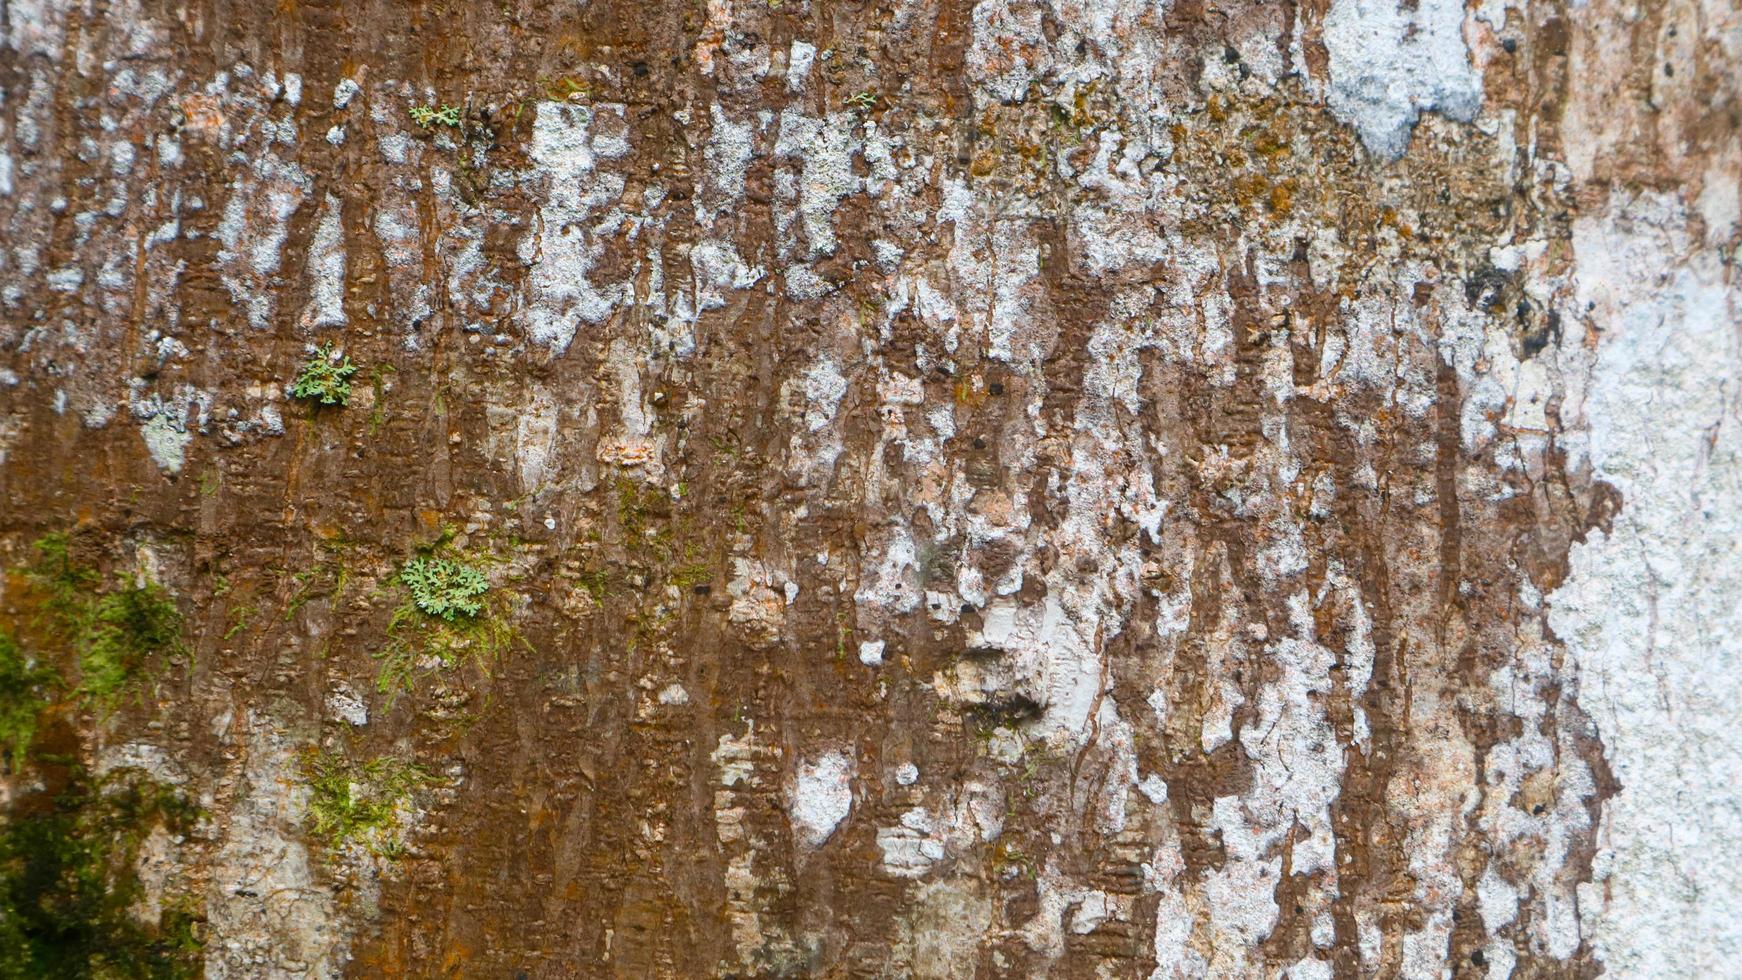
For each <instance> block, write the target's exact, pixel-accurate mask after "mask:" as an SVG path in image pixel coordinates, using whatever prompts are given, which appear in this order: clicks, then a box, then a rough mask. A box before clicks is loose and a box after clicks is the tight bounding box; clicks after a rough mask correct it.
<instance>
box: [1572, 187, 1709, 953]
mask: <svg viewBox="0 0 1742 980" xmlns="http://www.w3.org/2000/svg"><path fill="white" fill-rule="evenodd" d="M1573 245H1574V255H1575V261H1576V263H1577V272H1576V277H1577V281H1578V296H1577V305H1578V308H1580V309H1587V308H1588V309H1589V310H1590V313H1589V316H1590V317H1591V319H1592V320H1593V321H1594V325H1595V326H1596V327H1598V328H1599V329H1600V335H1601V342H1600V343H1599V344H1598V346H1597V350H1596V355H1595V363H1594V364H1593V365H1592V367H1591V369H1590V378H1589V380H1588V381H1587V382H1585V385H1584V391H1583V392H1582V394H1583V401H1582V404H1580V403H1578V402H1576V401H1574V399H1573V398H1572V397H1569V399H1568V401H1569V403H1570V404H1571V405H1572V406H1573V407H1575V408H1579V409H1582V414H1583V415H1584V417H1585V419H1586V420H1587V422H1588V432H1589V444H1588V446H1587V447H1585V452H1586V455H1587V456H1588V460H1589V464H1590V466H1591V468H1592V472H1593V475H1594V476H1595V477H1596V478H1598V479H1602V480H1606V481H1608V482H1609V483H1611V484H1613V485H1614V486H1616V487H1617V488H1619V489H1620V491H1621V493H1622V496H1623V499H1624V503H1623V505H1622V508H1621V511H1620V513H1619V514H1618V515H1617V516H1616V517H1615V520H1614V524H1613V533H1611V534H1603V533H1602V532H1601V531H1598V530H1593V531H1592V532H1591V533H1590V536H1589V537H1588V538H1587V539H1586V541H1585V542H1584V543H1583V544H1580V545H1578V546H1576V547H1574V548H1573V550H1572V554H1571V558H1570V560H1571V571H1570V574H1569V575H1568V577H1567V579H1566V581H1565V582H1564V583H1563V584H1562V585H1561V587H1560V588H1559V589H1557V590H1556V591H1555V592H1553V593H1552V594H1551V595H1550V596H1549V597H1548V604H1549V607H1550V612H1549V622H1550V624H1551V625H1552V626H1553V628H1554V631H1555V633H1556V634H1557V635H1559V636H1560V637H1562V638H1563V639H1564V641H1565V643H1566V646H1567V649H1568V650H1569V651H1571V653H1572V654H1573V656H1574V657H1575V658H1576V659H1577V662H1578V665H1579V693H1578V698H1579V702H1580V704H1581V705H1582V706H1583V707H1584V708H1585V710H1586V711H1587V712H1589V714H1590V715H1591V718H1592V720H1593V721H1594V722H1595V723H1596V726H1597V730H1598V732H1599V733H1600V734H1601V736H1602V739H1603V746H1604V755H1605V757H1606V758H1607V759H1608V761H1609V764H1610V765H1611V766H1612V767H1613V770H1614V773H1615V776H1616V778H1617V779H1618V780H1619V781H1620V784H1621V790H1620V792H1619V793H1618V794H1617V795H1616V796H1615V797H1614V798H1613V799H1610V800H1609V801H1608V802H1607V803H1605V804H1604V807H1603V814H1602V826H1601V828H1600V830H1599V833H1598V835H1597V842H1598V844H1599V845H1600V847H1599V850H1598V851H1597V854H1596V857H1595V859H1594V862H1593V867H1592V877H1593V880H1592V881H1591V882H1590V883H1589V884H1587V885H1584V886H1581V887H1580V888H1579V911H1580V913H1581V915H1580V918H1581V920H1582V925H1583V930H1584V935H1585V938H1586V939H1587V941H1589V942H1590V943H1591V945H1592V947H1593V948H1594V950H1595V952H1596V955H1597V957H1598V958H1599V959H1600V960H1601V961H1602V962H1603V964H1604V966H1605V967H1606V969H1607V971H1608V972H1610V973H1613V974H1615V975H1617V976H1649V977H1702V976H1720V975H1725V974H1729V973H1732V972H1733V971H1734V969H1735V965H1736V963H1738V962H1742V893H1738V891H1737V888H1736V883H1737V882H1738V881H1742V806H1738V802H1737V800H1738V789H1737V788H1738V787H1742V728H1739V727H1738V726H1737V724H1736V722H1735V718H1736V706H1737V705H1738V704H1742V601H1738V597H1742V426H1738V424H1737V419H1738V418H1742V388H1739V387H1738V385H1737V379H1738V378H1742V350H1739V349H1738V334H1737V331H1736V324H1737V323H1739V322H1742V301H1739V293H1738V291H1737V287H1736V286H1735V285H1734V282H1735V280H1734V276H1733V275H1732V274H1730V273H1729V272H1727V271H1726V269H1725V268H1724V267H1723V264H1722V262H1721V261H1720V258H1719V256H1718V255H1717V254H1716V253H1715V252H1713V251H1706V250H1702V249H1700V248H1699V246H1698V245H1697V244H1696V243H1695V242H1694V241H1692V238H1691V232H1690V230H1689V229H1688V227H1687V215H1686V214H1685V213H1683V212H1682V210H1681V208H1680V206H1679V205H1677V204H1676V203H1675V202H1674V201H1672V200H1670V199H1667V198H1663V197H1657V196H1652V195H1645V196H1642V197H1640V198H1638V199H1636V200H1634V201H1632V202H1629V203H1628V204H1625V205H1619V206H1618V209H1617V210H1615V211H1611V212H1610V213H1608V214H1602V215H1593V216H1588V217H1584V218H1581V219H1579V220H1578V221H1577V222H1575V223H1574V226H1573ZM1727 283H1728V285H1727ZM1587 304H1589V305H1587ZM1569 373H1570V372H1569ZM1574 417H1576V416H1574ZM1569 468H1570V467H1569Z"/></svg>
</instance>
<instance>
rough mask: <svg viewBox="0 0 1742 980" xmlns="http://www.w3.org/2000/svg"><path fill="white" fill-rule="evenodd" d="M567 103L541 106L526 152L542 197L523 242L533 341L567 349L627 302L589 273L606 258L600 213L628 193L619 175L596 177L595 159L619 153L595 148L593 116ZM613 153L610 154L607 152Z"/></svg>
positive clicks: (621, 292)
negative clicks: (586, 326) (579, 332)
mask: <svg viewBox="0 0 1742 980" xmlns="http://www.w3.org/2000/svg"><path fill="white" fill-rule="evenodd" d="M603 111H605V107H602V106H597V107H583V106H575V105H570V104H569V103H566V102H548V101H547V102H540V103H539V104H538V115H537V116H536V117H535V118H534V120H533V127H532V143H531V146H530V147H529V148H528V150H527V155H528V156H529V157H531V159H532V161H533V163H534V164H536V167H535V168H534V170H533V171H532V172H531V173H530V174H528V176H527V179H528V180H529V181H530V182H532V183H534V184H535V185H541V186H537V187H536V188H535V189H536V190H537V191H538V193H540V194H542V196H543V203H542V204H541V205H540V207H539V215H538V222H537V223H536V224H535V226H534V229H533V232H532V234H529V235H528V236H527V237H526V238H525V239H524V240H523V241H522V242H521V245H520V258H521V260H522V261H524V262H526V263H527V264H528V265H529V266H530V267H531V271H530V274H529V276H528V283H527V289H528V292H529V293H530V298H529V302H528V304H527V307H526V311H525V313H524V314H523V315H524V316H525V319H526V324H527V331H528V332H529V333H530V334H531V335H532V338H533V340H535V341H537V342H538V343H541V344H545V345H547V346H549V347H550V348H552V349H553V350H557V351H564V350H567V349H568V346H569V343H570V342H571V341H573V340H574V337H575V331H576V329H578V328H579V327H580V325H581V324H582V323H602V322H604V320H605V318H606V317H608V316H610V315H611V311H612V310H614V309H616V307H617V306H618V304H620V303H621V302H623V301H624V299H625V298H626V295H627V293H626V289H625V288H624V286H622V285H621V284H618V285H611V286H597V285H595V284H594V283H593V282H591V281H590V280H589V279H588V274H589V273H590V272H591V271H592V269H593V267H594V266H595V265H596V264H597V263H598V261H599V258H600V256H601V255H602V254H603V253H604V243H603V241H602V239H603V237H604V236H603V235H602V234H599V233H598V232H597V230H596V229H595V228H594V227H593V226H594V223H595V222H596V221H597V220H598V218H597V216H598V215H599V213H600V212H601V211H602V209H604V208H605V207H607V206H609V205H610V204H611V203H612V202H614V201H616V200H617V199H618V197H620V196H621V195H622V193H623V186H624V182H623V177H622V175H621V174H610V173H598V172H597V171H596V170H595V165H596V163H597V159H598V157H600V156H608V155H609V153H615V152H617V150H618V149H619V148H618V147H616V146H614V145H613V146H612V147H609V148H607V147H605V146H602V145H601V146H595V139H594V136H593V134H592V127H593V122H594V116H593V113H594V112H603ZM599 142H604V141H603V140H600V141H599ZM607 150H609V153H607Z"/></svg>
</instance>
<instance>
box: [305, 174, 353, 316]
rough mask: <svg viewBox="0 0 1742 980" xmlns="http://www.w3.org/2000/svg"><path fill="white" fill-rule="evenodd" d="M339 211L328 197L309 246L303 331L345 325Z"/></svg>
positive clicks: (343, 274) (342, 243)
mask: <svg viewBox="0 0 1742 980" xmlns="http://www.w3.org/2000/svg"><path fill="white" fill-rule="evenodd" d="M339 209H340V205H339V199H338V198H336V197H334V196H333V195H331V194H328V195H327V198H326V201H325V202H324V203H323V204H322V205H321V216H320V220H319V221H317V222H316V223H315V232H314V238H313V240H312V241H310V242H309V254H308V288H309V301H308V306H307V307H306V308H304V309H303V312H302V327H303V329H305V330H314V329H319V328H321V327H342V326H344V325H345V233H344V228H343V227H342V226H341V223H340V214H339Z"/></svg>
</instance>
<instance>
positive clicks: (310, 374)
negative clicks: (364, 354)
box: [290, 344, 357, 405]
mask: <svg viewBox="0 0 1742 980" xmlns="http://www.w3.org/2000/svg"><path fill="white" fill-rule="evenodd" d="M334 353H335V352H334V350H333V345H332V344H322V345H321V346H320V347H319V348H317V349H316V350H315V353H314V356H313V357H310V358H309V359H308V362H307V363H305V364H304V365H303V366H302V371H301V372H299V373H298V374H297V376H296V381H295V382H293V383H292V384H291V386H290V394H291V397H293V398H306V399H310V400H313V401H318V402H320V403H321V404H322V405H348V404H350V403H351V375H353V374H356V373H357V365H355V364H352V363H351V358H350V356H349V355H339V358H338V359H337V360H334V356H333V355H334Z"/></svg>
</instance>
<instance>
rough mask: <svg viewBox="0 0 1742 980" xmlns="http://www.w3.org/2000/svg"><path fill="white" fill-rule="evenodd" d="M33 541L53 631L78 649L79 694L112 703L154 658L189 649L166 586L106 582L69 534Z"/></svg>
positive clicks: (37, 579)
mask: <svg viewBox="0 0 1742 980" xmlns="http://www.w3.org/2000/svg"><path fill="white" fill-rule="evenodd" d="M36 548H37V551H38V553H39V555H40V558H39V560H38V562H37V564H36V566H35V567H33V568H32V569H31V578H32V580H33V581H34V582H35V584H36V585H37V586H38V587H40V588H42V589H43V590H44V591H45V592H46V593H47V599H46V601H45V602H44V610H45V612H47V614H48V618H49V620H50V624H51V626H52V628H53V631H54V632H55V633H57V634H58V635H59V636H60V637H61V638H63V639H65V640H66V641H67V642H68V644H69V645H70V646H71V647H72V650H73V652H74V653H75V654H76V655H77V659H78V667H79V684H78V691H79V693H80V694H81V695H83V696H85V697H88V698H90V699H92V700H94V701H96V702H98V703H100V704H109V703H112V702H113V701H114V700H115V698H116V697H117V696H118V695H120V694H121V693H122V692H123V691H125V690H126V689H127V687H128V686H129V685H130V684H131V683H132V682H133V680H134V679H135V678H137V677H138V676H139V675H140V673H141V672H142V671H143V670H144V668H145V666H146V664H147V663H148V662H149V661H150V659H151V658H152V657H154V656H169V655H173V654H177V653H181V652H182V651H183V650H184V649H185V648H184V647H183V646H182V643H181V624H182V620H181V611H180V610H179V609H177V608H176V605H175V600H174V599H173V598H172V597H171V596H170V594H169V592H168V591H167V590H166V589H164V588H163V587H162V586H160V585H158V584H157V583H155V582H152V581H150V580H149V579H147V580H144V581H142V582H140V583H139V584H137V585H131V586H126V587H123V588H119V589H104V588H103V584H102V583H103V577H102V575H100V574H99V573H98V572H97V571H96V570H94V569H92V568H90V567H89V566H87V565H86V564H84V563H83V562H81V561H79V560H78V559H77V558H76V557H75V556H74V554H73V552H72V550H71V547H70V545H69V540H68V537H67V536H66V535H65V534H51V535H48V536H46V537H44V538H42V539H41V540H40V541H38V542H37V543H36Z"/></svg>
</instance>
